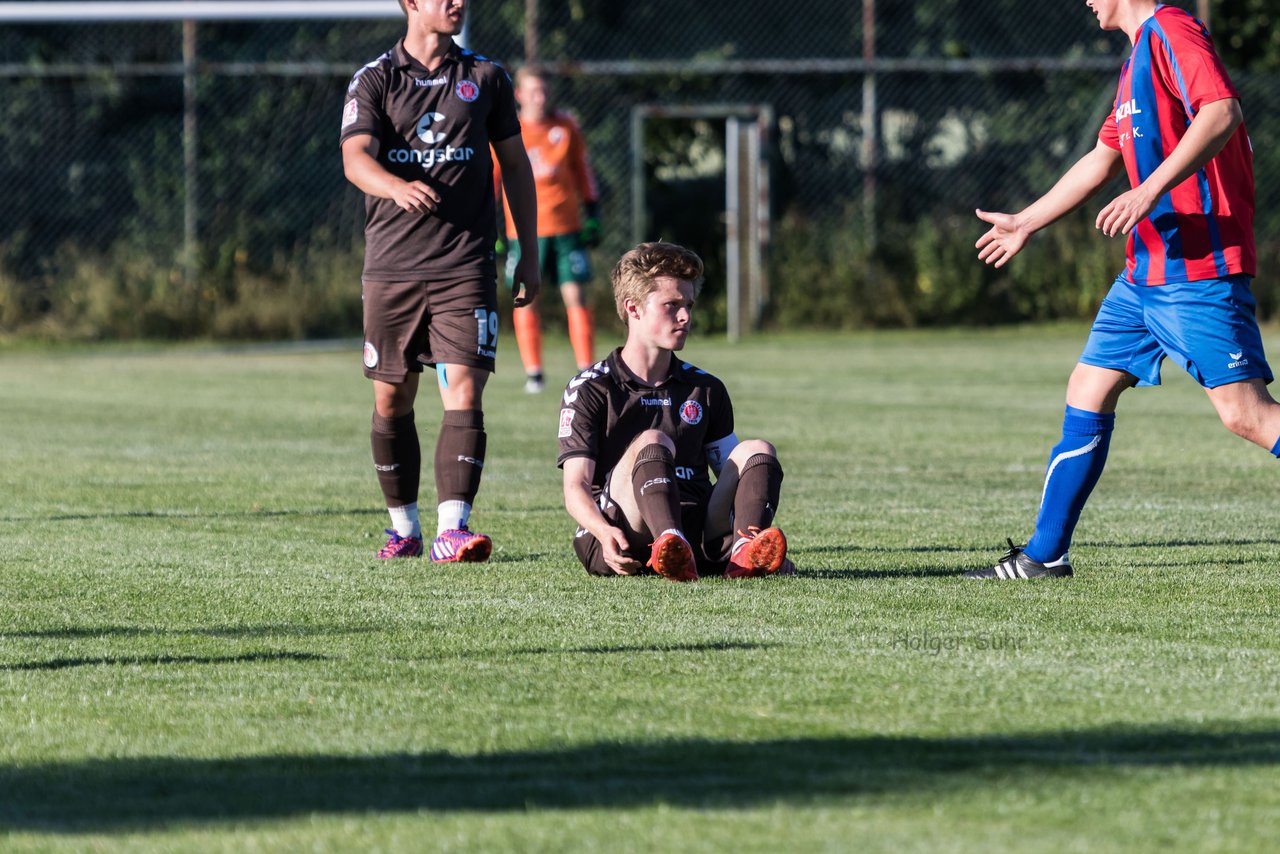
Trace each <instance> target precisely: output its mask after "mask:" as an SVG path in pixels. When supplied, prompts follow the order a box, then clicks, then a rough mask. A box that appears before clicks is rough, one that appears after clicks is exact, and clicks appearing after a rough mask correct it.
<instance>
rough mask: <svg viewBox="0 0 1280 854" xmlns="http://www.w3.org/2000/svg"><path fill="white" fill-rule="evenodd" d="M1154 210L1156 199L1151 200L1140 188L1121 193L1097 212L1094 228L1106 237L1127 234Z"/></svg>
mask: <svg viewBox="0 0 1280 854" xmlns="http://www.w3.org/2000/svg"><path fill="white" fill-rule="evenodd" d="M1155 208H1156V199H1154V198H1152V197H1151V196H1150V194H1149V193H1147V192H1146V191H1145V190H1144V189H1143V188H1142V187H1141V186H1138V187H1134V188H1133V189H1132V190H1129V191H1128V192H1126V193H1121V194H1120V195H1118V196H1116V197H1115V198H1114V199H1112V200H1111V204H1109V205H1107V206H1106V207H1105V208H1103V209H1102V210H1101V211H1099V212H1098V219H1097V220H1096V221H1095V222H1094V226H1096V227H1097V228H1098V229H1099V230H1100V231H1101V232H1102V233H1103V234H1105V235H1106V236H1107V237H1115V236H1116V234H1128V233H1129V232H1130V231H1132V230H1133V229H1134V228H1135V227H1137V225H1138V223H1140V222H1142V221H1143V220H1144V219H1146V218H1147V217H1148V216H1150V215H1151V212H1152V211H1153V210H1155Z"/></svg>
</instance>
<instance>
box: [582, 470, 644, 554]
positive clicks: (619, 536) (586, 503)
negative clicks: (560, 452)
mask: <svg viewBox="0 0 1280 854" xmlns="http://www.w3.org/2000/svg"><path fill="white" fill-rule="evenodd" d="M595 472H596V461H595V460H593V459H591V458H590V457H570V458H569V459H567V460H565V461H564V506H565V509H566V510H568V511H569V515H570V516H572V517H573V520H574V521H575V522H577V523H578V524H579V525H581V526H582V527H583V528H586V529H587V530H588V531H590V532H591V535H592V536H593V537H595V538H596V539H597V540H599V541H600V547H601V549H602V550H603V555H604V561H605V563H606V564H608V565H609V568H610V569H612V570H613V571H614V572H616V573H617V574H618V575H635V574H636V573H637V572H639V571H640V570H641V569H643V567H642V566H641V564H640V562H639V561H638V560H634V559H632V558H629V557H627V556H626V555H625V554H623V552H624V551H625V550H626V548H627V538H626V535H625V534H623V533H622V531H621V530H619V529H618V528H615V527H613V526H612V525H610V524H609V520H607V519H605V517H604V514H603V513H601V512H600V508H599V506H598V505H597V504H596V502H595V499H594V498H593V497H592V496H591V480H592V478H594V477H595Z"/></svg>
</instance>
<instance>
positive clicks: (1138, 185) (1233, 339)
mask: <svg viewBox="0 0 1280 854" xmlns="http://www.w3.org/2000/svg"><path fill="white" fill-rule="evenodd" d="M1087 5H1088V6H1089V8H1090V9H1092V10H1093V12H1094V14H1095V15H1097V17H1098V23H1099V25H1100V26H1101V27H1102V29H1104V30H1117V29H1118V30H1123V31H1124V32H1125V34H1126V35H1128V36H1129V41H1130V42H1131V43H1132V44H1133V51H1132V53H1131V55H1130V56H1129V59H1128V61H1127V62H1125V64H1124V67H1123V69H1122V70H1121V72H1120V85H1119V89H1118V91H1117V93H1116V100H1115V105H1114V109H1113V110H1112V113H1111V115H1110V116H1108V117H1107V120H1106V122H1104V124H1103V126H1102V130H1101V132H1100V133H1099V134H1098V143H1097V145H1096V146H1095V147H1094V149H1093V150H1092V151H1091V152H1089V153H1088V154H1086V155H1085V156H1084V157H1082V158H1081V159H1080V160H1079V161H1078V162H1077V163H1076V164H1075V165H1073V166H1072V167H1071V168H1070V169H1069V170H1067V173H1066V174H1065V175H1063V176H1062V178H1061V179H1059V181H1058V183H1057V184H1055V185H1054V186H1053V188H1052V189H1051V190H1049V192H1048V193H1046V194H1045V195H1044V196H1042V197H1040V198H1039V199H1038V200H1036V201H1035V202H1034V203H1032V204H1031V205H1029V206H1028V207H1027V208H1026V209H1024V210H1022V211H1021V212H1019V213H1016V214H1007V213H989V212H986V211H981V210H979V211H978V212H977V213H978V217H979V218H980V219H981V220H983V221H984V222H987V223H989V224H990V225H991V228H990V230H988V231H987V232H986V234H984V235H983V236H982V237H981V238H980V239H979V240H978V243H977V246H978V249H979V250H980V251H979V254H978V257H979V258H980V259H981V260H983V261H985V262H986V263H988V264H992V265H993V266H996V267H1000V266H1003V265H1004V264H1005V263H1006V262H1007V261H1008V260H1009V259H1010V258H1012V257H1013V256H1014V255H1016V254H1017V253H1018V252H1019V251H1021V249H1022V247H1023V246H1024V245H1025V244H1026V242H1027V240H1028V239H1029V238H1030V237H1031V235H1032V234H1033V233H1035V232H1036V231H1039V230H1040V229H1042V228H1044V227H1046V226H1048V225H1049V224H1051V223H1053V222H1055V221H1056V220H1058V219H1060V218H1061V217H1063V216H1064V215H1066V214H1067V213H1069V212H1070V211H1072V210H1074V209H1075V208H1077V207H1079V206H1080V205H1081V204H1083V203H1084V202H1085V201H1086V200H1088V199H1089V198H1090V197H1091V196H1093V195H1094V194H1095V193H1096V192H1098V191H1099V190H1100V189H1102V187H1103V186H1104V185H1106V184H1107V183H1108V182H1109V181H1110V180H1111V179H1112V178H1113V177H1115V176H1116V175H1117V174H1119V172H1120V170H1121V169H1124V170H1125V172H1126V173H1127V174H1128V177H1129V184H1130V187H1131V189H1130V190H1128V191H1127V192H1125V193H1122V194H1121V195H1120V196H1118V197H1116V198H1115V199H1113V200H1112V201H1111V202H1110V203H1109V204H1108V205H1106V206H1105V207H1104V208H1103V209H1102V211H1101V212H1100V213H1099V214H1098V217H1097V220H1096V225H1097V227H1098V229H1099V230H1100V231H1102V233H1103V234H1105V235H1106V236H1108V237H1114V236H1115V235H1117V234H1125V235H1128V241H1129V242H1128V260H1127V263H1126V264H1125V269H1124V272H1123V273H1121V274H1120V275H1119V276H1118V277H1117V278H1116V281H1115V283H1114V284H1113V285H1112V287H1111V290H1110V292H1109V293H1108V294H1107V297H1106V299H1105V300H1103V303H1102V306H1101V307H1100V308H1099V310H1098V316H1097V318H1096V319H1095V320H1094V324H1093V329H1092V330H1091V331H1090V334H1089V340H1088V342H1087V343H1086V344H1085V348H1084V352H1083V353H1082V354H1081V356H1080V363H1079V364H1078V365H1076V368H1075V370H1074V371H1073V372H1072V374H1071V379H1070V381H1069V382H1068V384H1067V409H1066V416H1065V417H1064V419H1063V424H1062V439H1061V441H1060V442H1059V443H1058V444H1057V445H1056V446H1055V447H1054V449H1053V451H1052V453H1051V455H1050V458H1049V465H1048V469H1047V471H1046V474H1045V482H1044V491H1043V492H1042V494H1041V502H1040V512H1039V515H1038V516H1037V518H1036V529H1035V534H1034V535H1033V536H1032V538H1031V540H1030V541H1029V542H1028V543H1027V545H1026V546H1025V547H1021V546H1016V545H1014V544H1013V541H1012V540H1010V541H1009V546H1010V549H1009V553H1008V554H1006V555H1005V556H1004V557H1002V558H1001V559H1000V560H999V561H998V562H997V563H996V565H995V566H993V567H984V568H982V569H977V570H973V571H971V572H968V573H965V574H966V575H967V576H968V577H970V578H1002V579H1003V578H1035V577H1041V576H1058V577H1062V576H1069V575H1071V574H1072V568H1071V563H1070V560H1069V558H1068V556H1067V548H1068V546H1069V545H1070V542H1071V535H1072V533H1073V532H1074V530H1075V527H1076V523H1077V521H1078V520H1079V518H1080V512H1081V511H1082V510H1083V509H1084V504H1085V502H1086V501H1087V500H1088V497H1089V494H1090V493H1091V492H1092V490H1093V487H1094V486H1095V485H1096V484H1097V482H1098V478H1099V477H1100V476H1101V474H1102V469H1103V466H1104V465H1105V463H1106V458H1107V449H1108V446H1109V445H1110V440H1111V432H1112V428H1113V427H1114V424H1115V410H1116V403H1117V401H1118V399H1119V397H1120V394H1121V392H1123V391H1125V390H1126V389H1129V388H1132V387H1134V386H1144V385H1159V384H1160V365H1161V363H1162V362H1163V361H1164V359H1165V357H1166V356H1170V357H1173V359H1174V360H1175V361H1177V362H1178V363H1179V364H1180V365H1182V367H1183V368H1185V369H1186V370H1187V372H1188V373H1190V374H1191V376H1192V377H1194V378H1195V379H1196V381H1197V382H1199V383H1200V385H1201V386H1203V387H1204V389H1205V391H1206V392H1207V393H1208V396H1209V399H1210V401H1212V403H1213V405H1214V408H1215V409H1217V411H1218V415H1219V416H1220V417H1221V418H1222V422H1223V424H1225V425H1226V426H1227V427H1228V428H1229V429H1230V430H1231V431H1232V432H1234V433H1236V434H1237V435H1240V436H1242V437H1244V438H1246V439H1248V440H1249V441H1251V442H1254V443H1256V444H1258V445H1260V446H1262V447H1264V448H1269V449H1270V450H1271V453H1273V454H1275V455H1276V456H1277V457H1280V404H1277V403H1276V401H1275V400H1274V399H1273V398H1272V397H1271V395H1270V393H1268V391H1267V384H1268V383H1270V382H1271V380H1272V373H1271V368H1270V367H1269V366H1268V365H1267V360H1266V356H1265V355H1264V353H1263V349H1262V337H1261V335H1260V334H1259V332H1258V324H1257V321H1256V319H1255V317H1254V307H1255V303H1254V299H1253V294H1252V293H1251V291H1250V283H1251V281H1252V278H1253V276H1254V273H1255V250H1254V241H1253V211H1254V194H1253V157H1252V149H1251V147H1250V143H1249V137H1248V133H1247V132H1246V130H1245V127H1244V116H1243V113H1242V112H1241V108H1240V98H1239V94H1238V93H1237V91H1236V89H1235V87H1234V86H1233V85H1232V84H1231V80H1230V79H1229V78H1228V77H1227V73H1226V70H1225V69H1224V68H1223V66H1222V62H1221V60H1220V59H1219V58H1218V54H1217V52H1216V51H1215V50H1214V47H1213V42H1212V40H1211V39H1210V37H1209V33H1208V31H1207V30H1206V29H1205V27H1204V25H1203V24H1201V23H1200V22H1199V21H1197V20H1196V19H1195V18H1193V17H1192V16H1191V15H1189V14H1187V13H1186V12H1184V11H1182V10H1181V9H1178V8H1175V7H1172V6H1165V5H1161V4H1157V3H1156V2H1155V0H1088V2H1087Z"/></svg>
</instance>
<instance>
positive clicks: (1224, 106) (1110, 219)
mask: <svg viewBox="0 0 1280 854" xmlns="http://www.w3.org/2000/svg"><path fill="white" fill-rule="evenodd" d="M1243 121H1244V113H1243V112H1242V111H1241V110H1240V102H1239V101H1237V100H1236V99H1235V98H1223V99H1222V100H1220V101H1210V102H1209V103H1207V104H1204V105H1202V106H1201V107H1200V112H1198V113H1196V117H1195V118H1194V119H1192V120H1191V124H1190V125H1189V126H1188V127H1187V133H1186V135H1185V136H1184V137H1182V139H1181V140H1180V141H1179V142H1178V144H1177V146H1175V147H1174V149H1173V151H1172V152H1170V153H1169V156H1168V158H1166V159H1165V161H1164V162H1163V163H1161V164H1160V165H1159V167H1157V168H1156V170H1155V171H1154V172H1152V173H1151V174H1150V175H1148V176H1147V180H1145V181H1143V182H1142V183H1141V184H1139V185H1138V186H1137V187H1134V188H1133V189H1132V190H1129V191H1128V192H1126V193H1122V194H1120V195H1119V196H1117V197H1116V198H1115V199H1113V200H1112V201H1111V203H1110V204H1108V205H1107V206H1106V207H1105V208H1103V209H1102V210H1101V211H1099V212H1098V219H1097V221H1096V222H1095V225H1096V226H1097V227H1098V228H1099V229H1100V230H1101V231H1102V233H1103V234H1105V235H1106V236H1107V237H1115V236H1116V235H1117V234H1128V233H1129V232H1130V231H1131V230H1132V229H1133V228H1135V227H1136V226H1137V224H1138V223H1140V222H1142V220H1144V219H1146V218H1147V217H1148V216H1150V215H1151V212H1152V211H1153V210H1155V207H1156V203H1157V202H1159V201H1160V197H1161V196H1163V195H1164V194H1165V193H1167V192H1169V191H1170V190H1172V189H1173V188H1174V187H1176V186H1178V185H1179V184H1181V183H1182V182H1183V181H1185V180H1187V179H1188V178H1190V177H1191V176H1192V175H1194V174H1195V173H1196V172H1198V171H1199V170H1200V169H1201V168H1202V167H1203V166H1204V165H1205V164H1206V163H1208V162H1209V161H1210V160H1212V159H1213V158H1214V156H1215V155H1216V154H1217V153H1218V152H1219V151H1221V150H1222V147H1223V146H1224V145H1226V144H1227V140H1229V139H1231V135H1232V134H1233V133H1235V132H1236V128H1238V127H1239V126H1240V123H1241V122H1243Z"/></svg>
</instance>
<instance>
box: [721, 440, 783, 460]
mask: <svg viewBox="0 0 1280 854" xmlns="http://www.w3.org/2000/svg"><path fill="white" fill-rule="evenodd" d="M756 454H764V455H765V456H769V457H776V456H778V449H777V448H775V447H774V446H773V445H772V444H770V443H769V442H766V441H765V440H764V439H745V440H743V441H741V442H739V443H738V444H737V446H736V447H735V448H734V449H733V450H732V451H731V452H730V453H729V459H730V460H731V461H732V462H734V463H735V464H737V465H742V464H743V463H745V462H746V461H747V460H749V459H751V458H752V457H754V456H755V455H756Z"/></svg>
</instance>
